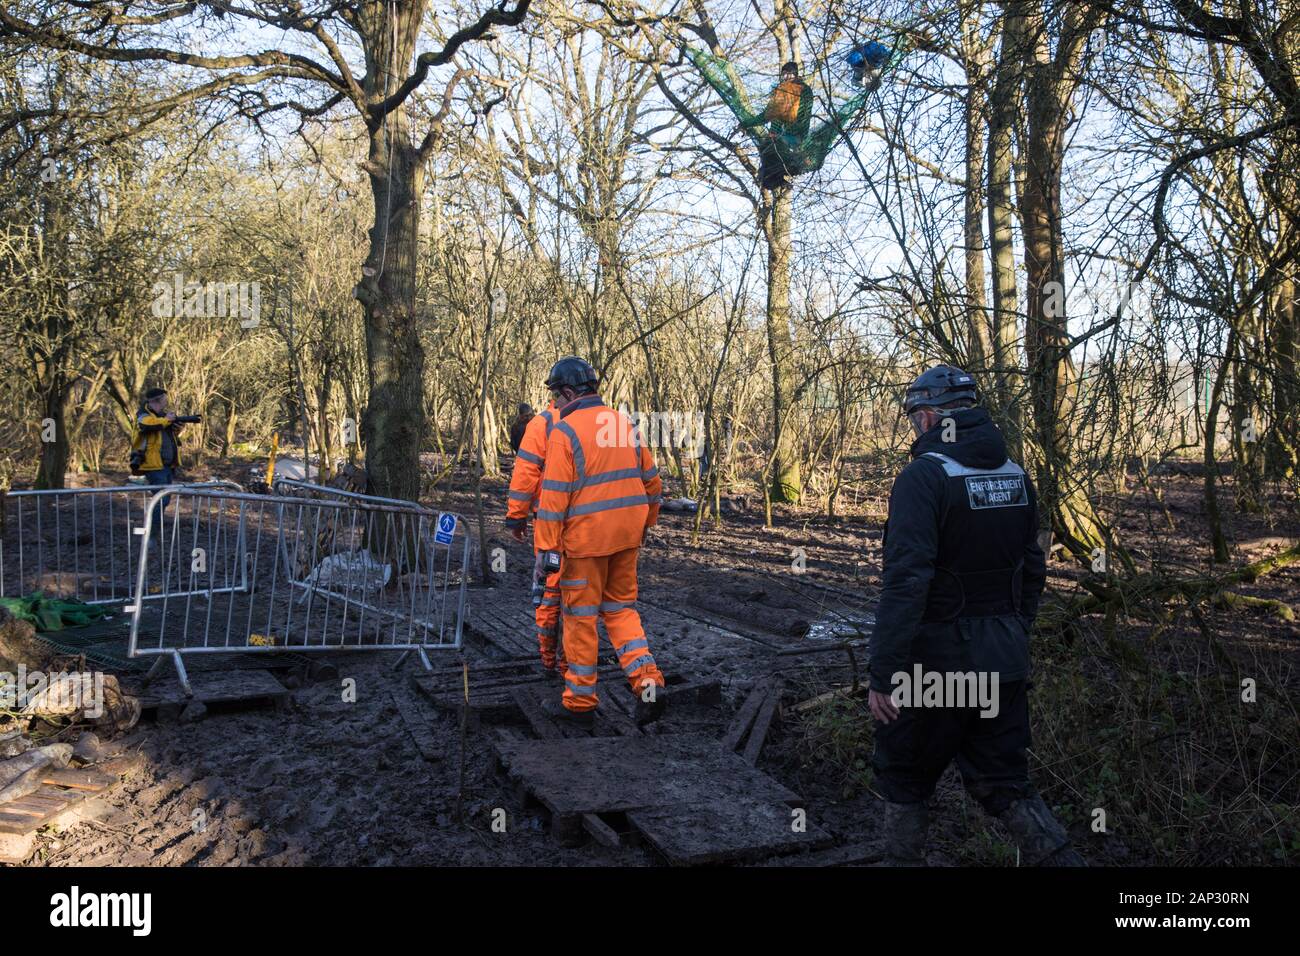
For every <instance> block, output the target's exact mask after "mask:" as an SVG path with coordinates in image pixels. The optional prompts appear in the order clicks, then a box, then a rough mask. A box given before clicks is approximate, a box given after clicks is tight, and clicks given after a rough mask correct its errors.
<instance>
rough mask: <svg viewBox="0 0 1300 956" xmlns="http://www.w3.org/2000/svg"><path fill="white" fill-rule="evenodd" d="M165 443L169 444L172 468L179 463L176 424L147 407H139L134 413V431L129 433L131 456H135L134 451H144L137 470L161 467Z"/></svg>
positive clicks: (151, 469)
mask: <svg viewBox="0 0 1300 956" xmlns="http://www.w3.org/2000/svg"><path fill="white" fill-rule="evenodd" d="M165 445H170V446H171V447H170V449H169V450H170V451H171V455H172V461H171V465H172V467H173V468H174V467H176V466H178V465H179V464H180V463H181V461H180V458H181V455H180V445H181V440H180V438H179V437H178V436H177V435H176V426H175V425H174V424H172V423H171V422H169V421H167V419H166V418H164V417H163V416H161V415H155V414H154V413H153V412H151V411H149V410H148V409H147V408H142V409H140V411H139V412H137V413H136V416H135V431H134V432H133V433H132V435H131V451H132V453H133V454H132V458H134V457H135V454H134V453H135V452H143V453H144V456H143V458H142V459H141V461H140V464H139V466H138V468H137V470H139V471H158V470H159V469H160V468H162V467H163V466H164V464H165V463H164V461H163V451H164V446H165Z"/></svg>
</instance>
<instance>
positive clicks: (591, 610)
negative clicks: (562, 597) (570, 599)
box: [560, 604, 600, 617]
mask: <svg viewBox="0 0 1300 956" xmlns="http://www.w3.org/2000/svg"><path fill="white" fill-rule="evenodd" d="M560 610H561V611H563V612H564V613H565V614H567V615H569V617H595V616H596V615H597V614H598V613H599V611H600V608H599V607H597V606H596V605H595V604H562V605H560Z"/></svg>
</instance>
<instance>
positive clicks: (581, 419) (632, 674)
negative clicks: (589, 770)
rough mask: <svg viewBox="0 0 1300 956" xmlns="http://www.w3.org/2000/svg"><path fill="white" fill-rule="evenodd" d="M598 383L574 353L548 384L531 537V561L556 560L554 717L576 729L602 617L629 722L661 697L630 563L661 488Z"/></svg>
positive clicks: (660, 703)
mask: <svg viewBox="0 0 1300 956" xmlns="http://www.w3.org/2000/svg"><path fill="white" fill-rule="evenodd" d="M597 383H598V378H597V375H596V370H595V369H594V368H592V367H591V366H590V365H588V364H587V363H586V362H585V361H583V360H582V359H580V358H573V357H570V358H564V359H561V360H560V361H559V362H557V363H556V364H555V367H554V368H552V369H551V374H550V377H549V378H547V380H546V387H547V388H549V389H550V390H551V394H552V396H553V397H554V401H555V405H556V406H557V407H558V408H559V416H558V417H559V420H558V421H557V422H556V423H555V427H554V428H552V429H551V434H550V437H549V439H548V441H547V449H546V467H545V469H544V470H543V472H542V496H541V499H540V500H539V502H538V506H537V525H536V528H535V530H534V533H533V536H534V541H535V543H536V547H537V550H538V555H537V560H538V563H539V565H542V566H549V565H550V564H551V563H552V562H553V560H554V559H555V558H557V557H558V558H559V566H560V578H559V586H560V614H561V616H562V617H563V620H564V656H565V659H566V660H567V662H568V672H567V674H566V675H565V678H564V696H563V699H562V701H561V704H562V706H561V707H559V708H555V709H554V710H552V713H553V715H554V716H557V717H561V718H564V719H566V720H568V721H571V722H573V723H575V724H578V725H579V726H590V725H591V724H592V723H593V722H594V719H595V714H594V711H595V709H596V704H597V702H598V701H597V697H596V659H597V650H598V642H599V638H598V636H597V633H596V621H597V619H599V618H603V619H604V621H605V631H606V633H608V634H609V639H610V643H612V644H613V645H614V650H615V651H616V652H617V654H618V662H619V664H620V666H622V668H623V673H624V674H626V675H627V679H628V682H629V683H630V684H631V685H632V690H633V691H634V692H635V693H636V694H637V705H636V721H637V723H638V724H647V723H650V722H651V721H654V720H658V719H659V717H660V715H661V714H662V713H663V710H664V705H665V702H666V701H665V694H664V691H663V687H664V677H663V674H661V673H660V672H659V668H658V666H657V665H656V664H655V659H654V656H653V655H652V654H651V653H650V645H649V642H648V641H647V640H646V635H645V630H644V629H643V628H642V627H641V616H640V615H639V614H637V612H636V559H637V551H638V550H640V547H641V543H642V541H643V540H644V539H645V531H646V528H648V527H650V526H651V525H653V524H654V523H655V521H656V519H657V518H658V517H659V493H660V490H661V489H662V486H663V482H662V480H661V479H660V478H659V469H658V468H656V467H655V461H654V456H653V455H652V454H651V453H650V449H649V448H647V447H646V446H645V442H644V441H643V440H642V439H641V436H640V434H639V433H638V432H637V430H636V428H635V427H633V425H632V423H631V421H629V420H628V418H627V416H626V415H624V414H623V413H622V412H619V411H616V410H614V409H612V408H609V407H608V406H606V405H605V403H604V402H603V401H601V398H600V395H598V394H597V393H596V386H597ZM548 710H551V708H548Z"/></svg>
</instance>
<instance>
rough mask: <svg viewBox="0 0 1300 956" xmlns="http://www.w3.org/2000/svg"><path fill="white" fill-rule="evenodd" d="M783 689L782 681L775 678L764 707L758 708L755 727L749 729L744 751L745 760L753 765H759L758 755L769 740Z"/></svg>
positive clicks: (764, 701) (768, 690) (769, 688)
mask: <svg viewBox="0 0 1300 956" xmlns="http://www.w3.org/2000/svg"><path fill="white" fill-rule="evenodd" d="M782 688H783V685H782V683H781V679H780V678H777V677H774V678H773V679H772V683H771V685H770V686H769V687H768V689H767V697H766V698H764V700H763V703H762V706H760V707H759V708H758V713H757V714H756V715H755V716H754V725H753V726H752V727H750V729H749V739H748V740H747V741H746V742H745V750H744V757H745V760H746V761H748V762H749V763H751V764H755V763H758V755H759V752H760V751H762V749H763V741H765V740H766V739H767V731H768V728H769V727H771V726H772V718H773V717H774V716H775V715H776V709H777V707H778V706H779V705H780V703H781V691H782Z"/></svg>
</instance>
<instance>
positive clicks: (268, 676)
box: [133, 668, 289, 712]
mask: <svg viewBox="0 0 1300 956" xmlns="http://www.w3.org/2000/svg"><path fill="white" fill-rule="evenodd" d="M190 686H191V687H192V688H193V690H194V696H193V697H188V696H186V694H185V690H184V689H183V688H182V687H181V685H180V682H179V681H177V680H176V677H175V676H174V675H172V674H164V675H161V676H159V677H157V678H155V679H154V680H152V681H150V682H149V683H148V684H144V685H143V686H138V687H137V689H136V690H134V691H133V693H134V695H135V696H136V697H138V698H139V699H140V709H141V711H144V712H148V711H157V710H160V709H164V708H165V709H171V710H176V709H179V708H182V707H184V706H185V705H186V704H188V703H189V702H190V701H191V700H197V701H200V702H201V703H203V704H204V705H205V706H208V707H211V706H213V705H218V706H221V705H224V706H233V705H240V706H257V705H262V706H266V705H270V706H275V707H280V706H283V704H284V703H285V701H287V700H288V699H289V689H288V688H287V687H285V686H284V685H283V684H281V683H280V681H279V680H278V679H276V676H275V675H274V674H273V673H271V672H270V671H269V670H250V669H245V668H241V669H237V670H229V671H197V672H195V673H191V674H190Z"/></svg>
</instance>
